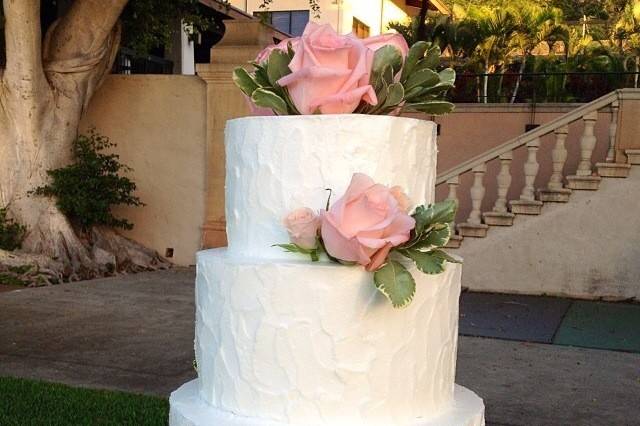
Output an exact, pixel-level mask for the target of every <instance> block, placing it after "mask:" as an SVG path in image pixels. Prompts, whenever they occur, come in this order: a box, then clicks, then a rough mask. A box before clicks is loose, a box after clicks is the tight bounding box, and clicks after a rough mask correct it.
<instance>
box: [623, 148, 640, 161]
mask: <svg viewBox="0 0 640 426" xmlns="http://www.w3.org/2000/svg"><path fill="white" fill-rule="evenodd" d="M624 153H625V154H627V161H628V162H629V164H640V149H627V150H625V151H624Z"/></svg>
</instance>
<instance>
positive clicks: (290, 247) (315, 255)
mask: <svg viewBox="0 0 640 426" xmlns="http://www.w3.org/2000/svg"><path fill="white" fill-rule="evenodd" d="M273 247H280V248H281V249H283V250H284V251H285V252H287V253H300V254H304V255H307V256H309V257H310V258H311V261H312V262H317V261H318V260H320V256H319V252H320V250H321V248H320V246H319V245H318V246H317V247H316V248H314V249H306V248H302V247H300V246H299V245H297V244H293V243H291V244H274V245H273Z"/></svg>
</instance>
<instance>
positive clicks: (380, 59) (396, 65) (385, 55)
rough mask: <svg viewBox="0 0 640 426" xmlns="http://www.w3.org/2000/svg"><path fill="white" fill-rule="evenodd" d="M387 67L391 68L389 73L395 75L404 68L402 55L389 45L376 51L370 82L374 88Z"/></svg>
mask: <svg viewBox="0 0 640 426" xmlns="http://www.w3.org/2000/svg"><path fill="white" fill-rule="evenodd" d="M387 67H390V68H391V70H390V71H388V72H390V73H391V74H393V75H395V74H397V72H398V71H400V68H401V67H402V53H401V52H400V50H398V48H397V47H394V46H390V45H387V46H383V47H381V48H380V49H378V50H376V53H375V54H374V56H373V66H372V67H371V79H370V82H371V85H372V86H374V87H376V85H377V84H378V83H379V81H380V78H381V76H382V75H383V73H384V72H385V68H387ZM392 80H393V79H392ZM377 87H380V86H377Z"/></svg>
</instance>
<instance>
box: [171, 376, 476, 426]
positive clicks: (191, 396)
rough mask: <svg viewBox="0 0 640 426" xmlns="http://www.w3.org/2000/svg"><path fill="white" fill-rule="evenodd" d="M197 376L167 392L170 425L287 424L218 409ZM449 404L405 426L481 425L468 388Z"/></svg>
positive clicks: (459, 390) (456, 393)
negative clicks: (204, 394)
mask: <svg viewBox="0 0 640 426" xmlns="http://www.w3.org/2000/svg"><path fill="white" fill-rule="evenodd" d="M198 382H199V380H198V379H195V380H192V381H190V382H188V383H186V384H184V385H182V386H181V387H180V388H179V389H178V390H176V391H175V392H173V393H172V394H171V397H170V398H169V405H170V406H171V410H170V412H169V425H170V426H212V425H215V426H289V425H287V424H286V423H281V422H274V421H272V420H264V419H258V418H255V417H243V416H239V415H237V414H233V413H231V412H229V411H222V410H219V409H217V408H215V407H213V406H212V405H209V404H207V403H206V402H204V401H203V400H202V398H200V396H199V391H198ZM453 398H454V400H453V404H451V406H450V407H449V409H447V410H446V411H443V412H442V413H440V414H439V415H437V416H435V417H431V418H429V419H421V420H418V422H417V423H412V424H411V425H407V426H484V425H485V423H484V403H483V402H482V400H481V399H480V398H479V397H478V396H477V395H476V394H475V393H473V392H472V391H470V390H469V389H466V388H463V387H462V386H458V385H456V386H455V390H454V396H453Z"/></svg>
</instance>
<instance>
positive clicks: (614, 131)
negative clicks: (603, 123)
mask: <svg viewBox="0 0 640 426" xmlns="http://www.w3.org/2000/svg"><path fill="white" fill-rule="evenodd" d="M619 110H620V104H619V103H618V101H615V102H614V103H612V104H611V123H610V124H609V151H608V152H607V163H613V162H614V160H615V158H616V137H617V135H618V111H619Z"/></svg>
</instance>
